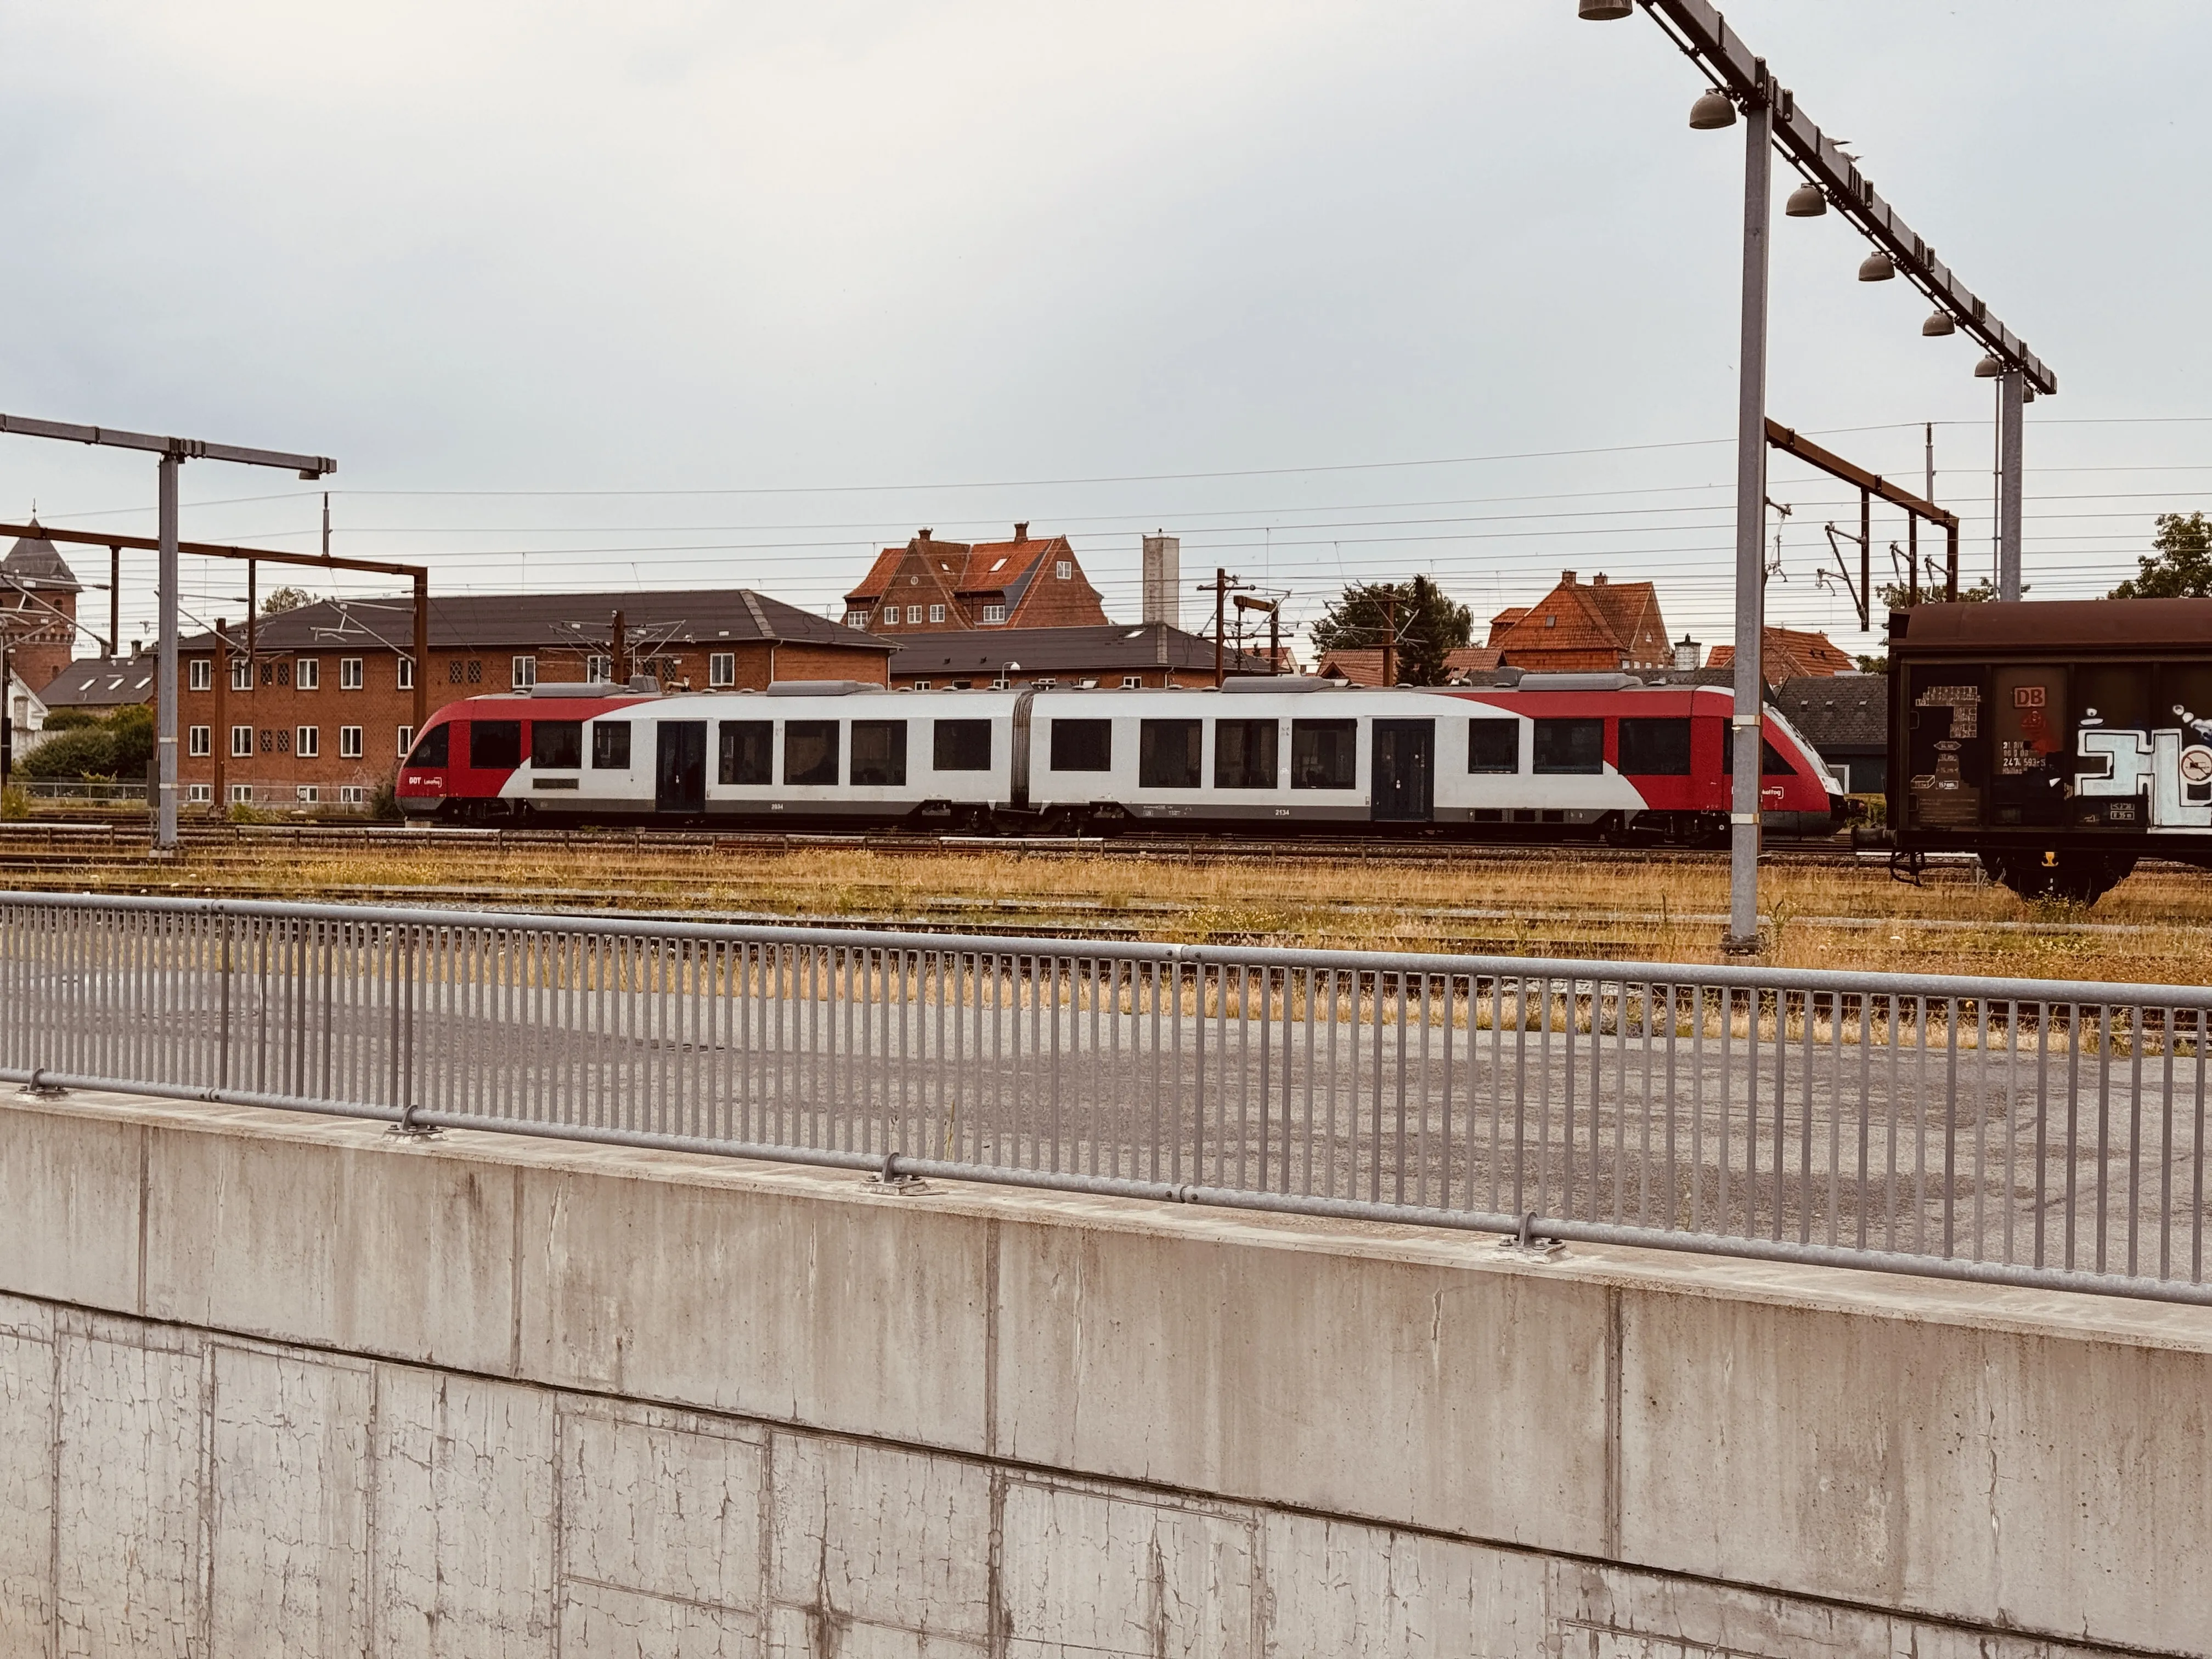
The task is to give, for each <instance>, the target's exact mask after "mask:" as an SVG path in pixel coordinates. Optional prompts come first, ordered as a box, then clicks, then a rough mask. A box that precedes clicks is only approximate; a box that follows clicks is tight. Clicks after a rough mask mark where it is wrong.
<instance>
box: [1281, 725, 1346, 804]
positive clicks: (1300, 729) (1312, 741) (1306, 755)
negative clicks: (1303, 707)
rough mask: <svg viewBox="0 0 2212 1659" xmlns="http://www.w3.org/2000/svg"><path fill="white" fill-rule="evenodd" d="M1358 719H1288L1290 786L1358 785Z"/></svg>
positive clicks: (1302, 787)
mask: <svg viewBox="0 0 2212 1659" xmlns="http://www.w3.org/2000/svg"><path fill="white" fill-rule="evenodd" d="M1358 750H1359V722H1358V720H1292V721H1291V788H1293V789H1355V788H1357V787H1358V785H1359V769H1358Z"/></svg>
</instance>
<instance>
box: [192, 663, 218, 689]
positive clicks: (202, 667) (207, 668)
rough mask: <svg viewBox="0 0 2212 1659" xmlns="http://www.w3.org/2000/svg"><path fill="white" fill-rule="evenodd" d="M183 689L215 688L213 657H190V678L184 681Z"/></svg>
mask: <svg viewBox="0 0 2212 1659" xmlns="http://www.w3.org/2000/svg"><path fill="white" fill-rule="evenodd" d="M185 690H188V691H212V690H215V659H214V658H213V657H194V658H193V659H192V669H191V679H189V680H188V681H186V682H185Z"/></svg>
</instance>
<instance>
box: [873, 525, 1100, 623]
mask: <svg viewBox="0 0 2212 1659" xmlns="http://www.w3.org/2000/svg"><path fill="white" fill-rule="evenodd" d="M845 625H846V626H847V627H848V628H853V629H866V630H867V631H869V632H871V633H878V634H891V635H899V634H917V633H926V632H932V631H934V632H939V633H957V632H964V631H967V630H969V629H981V628H1083V627H1094V628H1103V627H1106V626H1108V625H1109V623H1108V622H1107V617H1106V607H1105V606H1104V605H1103V604H1102V603H1101V602H1100V600H1099V598H1098V590H1097V588H1095V587H1093V586H1091V579H1090V578H1089V577H1088V576H1086V575H1085V574H1083V564H1082V561H1080V560H1079V559H1078V558H1077V557H1076V556H1075V550H1074V549H1073V548H1072V547H1070V546H1069V545H1068V542H1067V538H1066V537H1065V536H1044V537H1033V536H1031V535H1030V527H1029V526H1028V525H1027V524H1018V525H1016V526H1014V538H1013V539H1012V541H1007V542H975V543H969V542H941V541H939V540H938V539H937V538H936V537H935V536H934V535H933V534H932V533H931V532H929V531H927V530H923V531H919V532H916V533H915V538H914V539H913V540H912V541H910V542H908V544H906V545H905V546H904V547H887V548H885V549H884V550H883V551H882V552H880V553H878V555H877V556H876V562H875V563H874V564H873V565H872V567H870V568H869V570H868V574H867V575H866V577H864V578H863V579H862V580H861V581H860V586H857V587H855V588H854V589H853V591H852V592H849V593H848V594H847V595H846V596H845Z"/></svg>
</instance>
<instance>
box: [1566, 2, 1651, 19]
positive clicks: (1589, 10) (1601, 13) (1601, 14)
mask: <svg viewBox="0 0 2212 1659" xmlns="http://www.w3.org/2000/svg"><path fill="white" fill-rule="evenodd" d="M1635 9H1636V6H1635V3H1634V0H1582V3H1581V4H1580V5H1578V6H1577V7H1576V9H1575V15H1577V16H1578V17H1580V18H1581V19H1582V20H1583V21H1584V22H1586V23H1610V22H1613V21H1616V20H1618V19H1620V18H1623V17H1626V16H1627V15H1629V14H1630V13H1632V12H1633V11H1634V10H1635Z"/></svg>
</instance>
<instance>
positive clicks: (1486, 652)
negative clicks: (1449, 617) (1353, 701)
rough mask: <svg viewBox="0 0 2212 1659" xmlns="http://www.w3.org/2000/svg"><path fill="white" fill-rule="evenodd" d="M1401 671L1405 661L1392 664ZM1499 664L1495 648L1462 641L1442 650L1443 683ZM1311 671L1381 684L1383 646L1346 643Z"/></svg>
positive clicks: (1339, 679)
mask: <svg viewBox="0 0 2212 1659" xmlns="http://www.w3.org/2000/svg"><path fill="white" fill-rule="evenodd" d="M1396 666H1397V667H1398V669H1399V670H1400V671H1401V672H1402V671H1403V667H1404V665H1403V664H1402V663H1400V664H1398V665H1396ZM1497 666H1498V652H1497V650H1496V649H1495V648H1494V647H1491V646H1487V645H1462V646H1459V647H1455V648H1454V649H1452V650H1449V651H1447V652H1445V653H1444V684H1447V685H1456V684H1461V683H1462V682H1464V681H1465V680H1466V678H1468V675H1470V674H1486V673H1488V672H1490V671H1492V669H1494V668H1496V667H1497ZM1314 672H1315V673H1316V674H1318V675H1320V676H1321V677H1322V678H1323V679H1325V680H1334V681H1336V682H1337V683H1338V684H1340V685H1380V684H1383V647H1381V646H1379V645H1355V646H1347V647H1344V648H1343V649H1341V650H1337V651H1328V652H1324V653H1322V659H1321V660H1320V662H1318V663H1316V665H1314Z"/></svg>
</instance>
